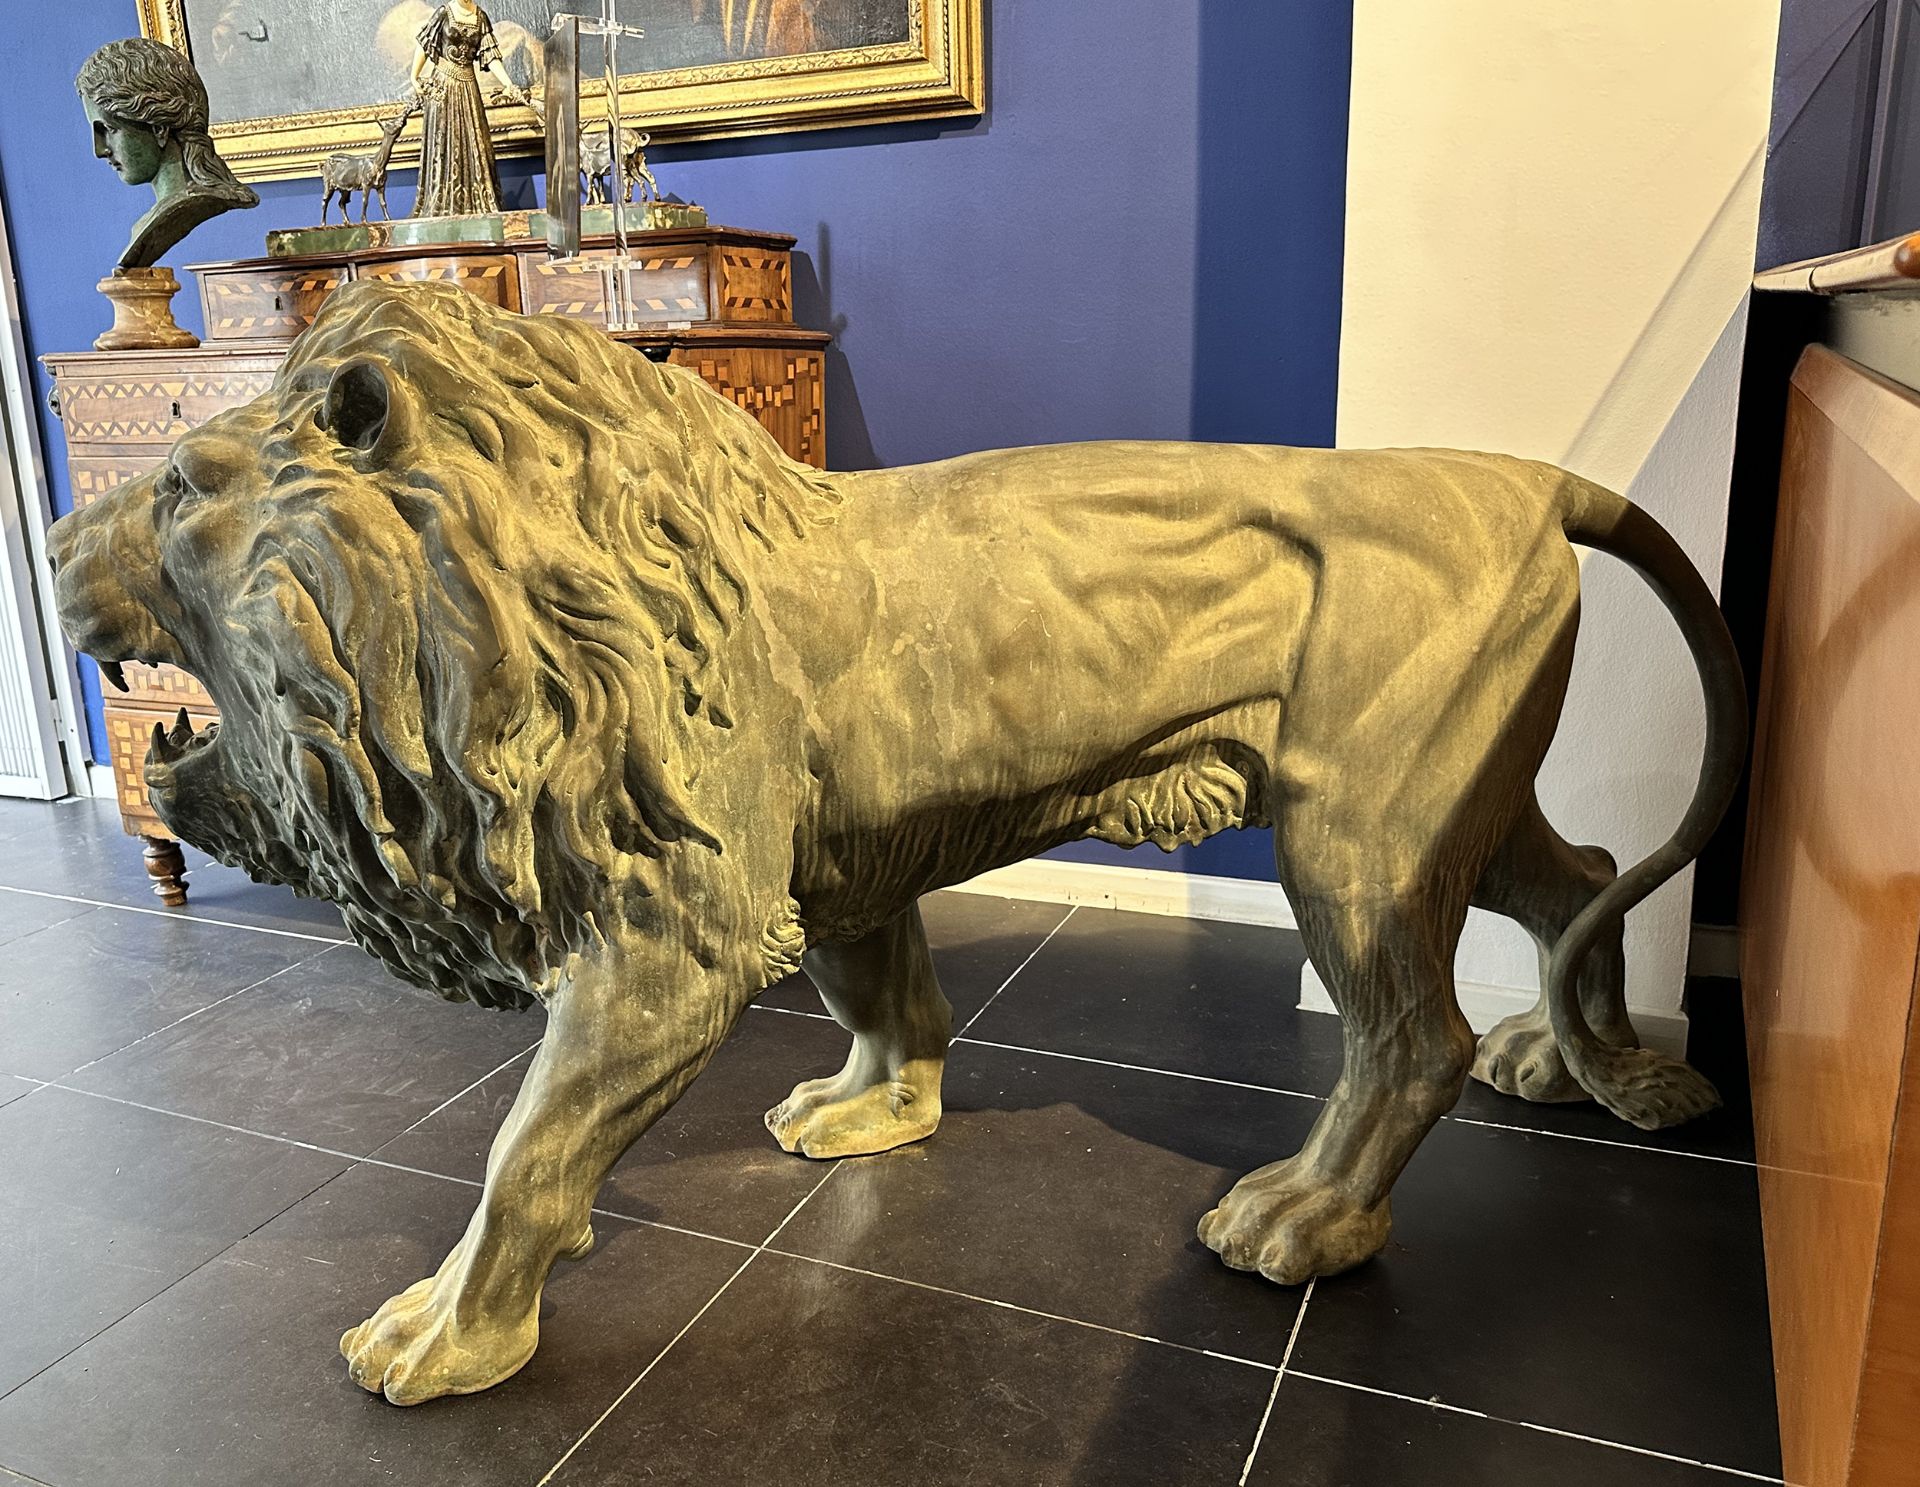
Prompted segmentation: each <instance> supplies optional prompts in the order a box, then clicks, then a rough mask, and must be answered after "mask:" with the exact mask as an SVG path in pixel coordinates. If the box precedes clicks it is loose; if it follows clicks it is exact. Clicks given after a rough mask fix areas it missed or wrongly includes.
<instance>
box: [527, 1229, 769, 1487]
mask: <svg viewBox="0 0 1920 1487" xmlns="http://www.w3.org/2000/svg"><path fill="white" fill-rule="evenodd" d="M760 1254H761V1252H760V1251H759V1250H757V1249H756V1250H755V1251H754V1252H753V1253H752V1254H750V1255H748V1256H747V1257H746V1259H744V1260H742V1261H741V1262H740V1267H739V1269H737V1270H735V1271H734V1272H733V1274H732V1275H730V1276H728V1277H727V1278H726V1279H725V1280H724V1281H722V1282H721V1283H720V1289H719V1290H717V1291H715V1292H714V1293H713V1294H712V1295H711V1296H709V1297H708V1298H707V1299H706V1303H705V1304H704V1305H703V1306H701V1308H700V1310H698V1311H697V1312H695V1313H694V1314H693V1315H692V1316H690V1317H688V1318H687V1320H686V1322H685V1323H684V1324H683V1325H682V1326H681V1328H680V1330H679V1331H678V1332H676V1333H674V1334H673V1336H672V1337H670V1338H668V1339H667V1343H666V1346H665V1347H663V1348H661V1349H660V1351H659V1352H657V1353H655V1354H654V1355H653V1357H652V1359H651V1360H650V1361H649V1362H648V1364H647V1366H646V1367H645V1368H643V1369H641V1370H640V1372H639V1373H638V1374H637V1375H636V1376H635V1378H634V1380H633V1382H632V1383H630V1384H628V1385H627V1387H626V1388H624V1389H622V1390H621V1391H620V1392H619V1393H618V1394H616V1395H615V1396H614V1400H613V1403H612V1404H610V1405H608V1406H607V1407H606V1408H605V1409H604V1410H602V1411H601V1412H600V1417H599V1418H598V1419H597V1420H595V1421H594V1422H593V1423H592V1424H591V1425H589V1426H588V1427H587V1428H586V1430H585V1431H583V1432H582V1433H581V1436H580V1438H579V1439H578V1440H577V1441H575V1442H574V1443H573V1444H572V1445H570V1446H568V1447H567V1449H566V1451H565V1453H564V1454H563V1455H562V1456H561V1457H560V1459H559V1460H558V1461H556V1462H554V1464H553V1465H552V1466H550V1467H548V1468H547V1472H546V1475H545V1476H543V1477H541V1478H540V1480H539V1481H538V1482H536V1483H535V1484H534V1487H547V1483H549V1482H551V1481H552V1480H553V1479H554V1476H555V1475H556V1474H557V1473H558V1472H559V1471H560V1469H561V1468H562V1467H564V1466H565V1465H566V1464H567V1463H568V1462H569V1461H571V1460H572V1459H573V1456H574V1453H575V1452H576V1451H578V1450H579V1449H580V1448H581V1447H582V1446H584V1445H585V1444H586V1443H587V1441H588V1440H589V1439H590V1438H591V1437H592V1435H593V1433H594V1431H596V1430H598V1429H599V1428H600V1427H601V1426H602V1425H604V1424H606V1423H607V1421H608V1420H609V1419H610V1418H611V1417H612V1415H613V1412H614V1411H615V1410H617V1409H619V1408H620V1406H621V1405H623V1404H625V1403H626V1402H627V1396H629V1395H630V1394H632V1393H633V1391H634V1390H635V1389H638V1388H639V1387H640V1386H641V1384H643V1383H645V1382H646V1378H647V1375H648V1374H650V1373H652V1372H653V1370H654V1368H655V1367H656V1366H658V1364H659V1362H660V1360H661V1359H662V1358H664V1357H666V1356H667V1354H668V1353H671V1352H672V1351H673V1348H674V1344H675V1343H677V1342H679V1341H680V1339H681V1338H683V1337H685V1336H686V1335H687V1334H688V1333H689V1332H691V1331H692V1330H693V1329H694V1327H695V1326H696V1325H697V1324H698V1323H699V1321H700V1319H701V1318H702V1317H704V1316H705V1315H706V1314H707V1313H708V1312H709V1311H710V1310H712V1308H713V1305H714V1303H715V1302H717V1301H718V1300H719V1299H720V1298H721V1297H722V1296H724V1295H726V1294H727V1291H728V1289H729V1288H730V1287H731V1286H732V1285H733V1283H734V1282H735V1281H737V1280H738V1279H740V1277H741V1276H742V1275H744V1274H745V1273H746V1269H747V1267H748V1266H749V1265H751V1264H752V1263H753V1262H754V1261H755V1260H757V1259H759V1258H760Z"/></svg>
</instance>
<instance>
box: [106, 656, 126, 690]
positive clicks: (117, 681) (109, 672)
mask: <svg viewBox="0 0 1920 1487" xmlns="http://www.w3.org/2000/svg"><path fill="white" fill-rule="evenodd" d="M100 674H101V675H102V676H104V677H105V678H106V679H107V680H108V681H110V682H112V683H113V684H114V686H116V687H118V688H119V689H120V690H121V691H122V692H126V691H130V690H131V689H130V688H129V687H128V686H127V673H126V672H125V671H124V670H123V669H122V668H121V665H120V663H119V662H118V661H102V662H101V663H100Z"/></svg>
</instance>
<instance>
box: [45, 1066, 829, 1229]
mask: <svg viewBox="0 0 1920 1487" xmlns="http://www.w3.org/2000/svg"><path fill="white" fill-rule="evenodd" d="M521 1056H523V1055H515V1057H521ZM509 1062H511V1060H509ZM503 1067H504V1065H503ZM495 1072H496V1073H498V1072H499V1071H498V1070H495ZM12 1077H13V1078H15V1079H19V1080H21V1081H22V1082H24V1083H26V1084H33V1085H38V1086H39V1087H40V1088H41V1089H57V1090H59V1091H61V1092H62V1093H63V1094H69V1095H85V1096H86V1097H87V1098H88V1099H90V1100H105V1101H107V1102H108V1103H109V1104H112V1105H126V1106H129V1107H131V1108H132V1109H135V1110H144V1111H146V1112H147V1113H148V1114H150V1115H168V1116H172V1117H173V1118H174V1119H175V1120H190V1121H192V1122H193V1123H194V1124H195V1125H202V1126H212V1127H213V1128H214V1129H215V1130H219V1131H230V1132H232V1133H233V1134H234V1135H236V1136H252V1137H255V1138H257V1139H258V1140H261V1141H276V1142H278V1143H279V1144H280V1145H282V1146H295V1147H298V1148H300V1150H302V1151H311V1152H317V1153H318V1154H319V1155H321V1156H327V1157H339V1158H340V1159H341V1160H342V1161H344V1162H347V1163H348V1164H349V1165H348V1166H346V1167H343V1168H341V1170H340V1171H339V1172H338V1173H337V1174H335V1175H336V1176H338V1177H345V1176H346V1175H347V1173H349V1172H350V1171H352V1170H353V1167H355V1166H363V1167H380V1168H383V1169H385V1170H386V1171H389V1172H406V1173H409V1174H411V1175H412V1176H414V1177H427V1178H431V1179H433V1180H434V1181H435V1182H453V1183H458V1184H459V1185H460V1186H461V1187H468V1188H479V1187H485V1186H486V1184H485V1183H484V1182H482V1181H480V1180H479V1179H478V1178H473V1177H456V1176H454V1175H453V1173H451V1172H435V1171H434V1170H433V1169H432V1168H430V1167H410V1166H408V1165H407V1164H406V1163H405V1162H395V1161H390V1160H388V1159H387V1158H386V1157H382V1156H377V1155H375V1154H374V1153H375V1152H379V1151H383V1150H385V1149H386V1145H387V1143H385V1142H383V1143H381V1145H379V1146H376V1147H375V1148H374V1149H373V1151H372V1152H369V1153H367V1154H366V1155H365V1156H356V1155H355V1154H354V1153H353V1152H350V1151H342V1150H341V1149H340V1148H338V1147H335V1146H317V1145H315V1144H314V1143H313V1142H311V1141H301V1140H299V1139H298V1138H296V1137H293V1136H281V1135H278V1134H277V1133H275V1132H273V1131H257V1130H255V1129H253V1127H251V1126H236V1125H230V1124H228V1123H227V1122H226V1121H220V1120H212V1119H209V1118H208V1117H207V1116H204V1115H189V1114H187V1113H186V1112H185V1111H184V1110H169V1109H167V1108H166V1107H165V1106H163V1105H145V1104H142V1103H141V1102H140V1101H138V1100H128V1099H124V1098H122V1097H121V1096H119V1095H103V1094H101V1093H100V1092H99V1091H98V1090H91V1089H77V1088H74V1087H72V1086H70V1085H65V1084H61V1083H59V1082H58V1081H57V1080H52V1079H33V1078H29V1077H28V1076H27V1075H25V1074H15V1075H13V1076H12ZM394 1139H396V1140H397V1139H398V1138H397V1137H396V1138H394ZM829 1175H831V1174H829ZM329 1181H331V1179H329ZM825 1181H826V1178H825V1177H823V1178H821V1182H825ZM818 1186H819V1185H818V1184H816V1185H815V1190H816V1191H817V1190H818ZM315 1191H316V1192H317V1191H318V1189H315ZM808 1196H812V1195H811V1194H809V1195H808ZM796 1211H797V1210H796ZM592 1212H594V1213H597V1214H599V1215H600V1216H601V1217H602V1218H610V1219H618V1220H620V1222H621V1223H623V1224H639V1225H642V1226H643V1227H645V1228H649V1229H666V1230H668V1231H670V1232H671V1233H674V1234H685V1235H686V1236H688V1237H689V1238H691V1239H710V1240H712V1241H713V1242H714V1243H715V1244H725V1245H731V1246H733V1247H734V1248H736V1249H757V1248H759V1246H758V1245H756V1244H755V1243H754V1242H753V1241H752V1240H751V1239H733V1238H730V1237H728V1236H727V1235H725V1234H709V1233H707V1232H706V1231H705V1230H704V1229H689V1228H687V1227H685V1226H684V1225H682V1224H668V1223H662V1222H661V1221H660V1220H659V1219H643V1218H638V1217H636V1216H635V1215H633V1214H631V1213H621V1212H620V1211H619V1210H618V1209H613V1208H599V1207H595V1208H594V1209H593V1210H592ZM789 1217H791V1215H789ZM781 1222H782V1223H783V1224H784V1223H785V1220H784V1219H783V1220H782V1221H781ZM776 1232H778V1231H776Z"/></svg>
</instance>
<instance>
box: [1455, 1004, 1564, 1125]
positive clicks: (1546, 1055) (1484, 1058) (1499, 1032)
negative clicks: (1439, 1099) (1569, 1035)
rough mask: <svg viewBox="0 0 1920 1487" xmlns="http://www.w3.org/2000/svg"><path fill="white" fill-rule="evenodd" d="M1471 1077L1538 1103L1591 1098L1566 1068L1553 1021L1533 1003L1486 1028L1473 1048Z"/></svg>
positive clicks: (1503, 1091) (1501, 1091)
mask: <svg viewBox="0 0 1920 1487" xmlns="http://www.w3.org/2000/svg"><path fill="white" fill-rule="evenodd" d="M1473 1077H1474V1078H1475V1079H1478V1080H1479V1081H1480V1082H1481V1083H1482V1084H1490V1085H1492V1086H1493V1087H1494V1088H1495V1089H1497V1090H1499V1091H1500V1093H1501V1094H1503V1095H1515V1096H1517V1097H1518V1098H1520V1099H1522V1100H1532V1101H1534V1102H1536V1103H1538V1104H1558V1103H1562V1102H1568V1101H1573V1100H1585V1099H1588V1098H1590V1096H1589V1095H1588V1094H1587V1092H1586V1091H1585V1090H1583V1089H1582V1088H1580V1084H1579V1081H1578V1080H1576V1079H1575V1078H1574V1077H1573V1075H1572V1074H1571V1073H1570V1072H1569V1071H1568V1069H1567V1061H1566V1060H1565V1059H1563V1058H1562V1057H1561V1056H1560V1045H1559V1044H1558V1043H1557V1042H1555V1041H1554V1036H1553V1026H1552V1024H1551V1023H1550V1022H1549V1021H1548V1020H1547V1018H1546V1016H1545V1015H1544V1014H1542V1013H1541V1012H1540V1011H1539V1010H1538V1009H1535V1010H1533V1011H1529V1012H1520V1013H1516V1014H1515V1015H1514V1016H1512V1017H1507V1018H1503V1019H1502V1020H1501V1021H1500V1022H1498V1023H1496V1024H1494V1026H1493V1027H1492V1028H1490V1029H1489V1030H1488V1031H1487V1033H1486V1034H1485V1036H1483V1037H1482V1038H1481V1039H1480V1044H1479V1047H1477V1048H1476V1049H1475V1050H1474V1054H1473Z"/></svg>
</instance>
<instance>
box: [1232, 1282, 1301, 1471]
mask: <svg viewBox="0 0 1920 1487" xmlns="http://www.w3.org/2000/svg"><path fill="white" fill-rule="evenodd" d="M1319 1284H1320V1277H1319V1276H1317V1275H1316V1276H1315V1277H1314V1278H1313V1279H1312V1280H1310V1281H1308V1282H1307V1293H1306V1295H1304V1296H1302V1297H1301V1298H1300V1310H1298V1311H1297V1312H1295V1313H1294V1314H1293V1328H1292V1330H1291V1331H1289V1332H1288V1333H1287V1349H1286V1351H1285V1352H1284V1353H1282V1354H1281V1355H1280V1367H1279V1368H1278V1369H1277V1370H1275V1372H1274V1375H1273V1388H1272V1390H1271V1391H1269V1393H1268V1394H1267V1407H1266V1408H1265V1409H1264V1410H1262V1411H1261V1412H1260V1423H1259V1425H1258V1426H1256V1427H1255V1428H1254V1432H1253V1444H1252V1446H1250V1447H1249V1448H1248V1449H1247V1459H1246V1462H1245V1464H1244V1465H1243V1466H1241V1468H1240V1481H1239V1483H1238V1484H1237V1487H1247V1478H1248V1477H1250V1476H1252V1475H1253V1461H1254V1458H1255V1457H1256V1456H1258V1455H1259V1454H1260V1443H1261V1442H1262V1441H1263V1440H1265V1439H1266V1438H1267V1422H1268V1421H1269V1420H1271V1419H1272V1418H1273V1403H1274V1401H1275V1400H1276V1399H1278V1398H1279V1397H1280V1385H1281V1384H1282V1383H1284V1382H1285V1381H1286V1377H1287V1369H1288V1368H1290V1367H1291V1366H1292V1365H1293V1349H1294V1344H1296V1343H1297V1342H1299V1341H1300V1324H1301V1323H1302V1322H1304V1321H1306V1319H1307V1308H1308V1307H1309V1306H1311V1305H1313V1288H1314V1287H1315V1286H1317V1285H1319Z"/></svg>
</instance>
